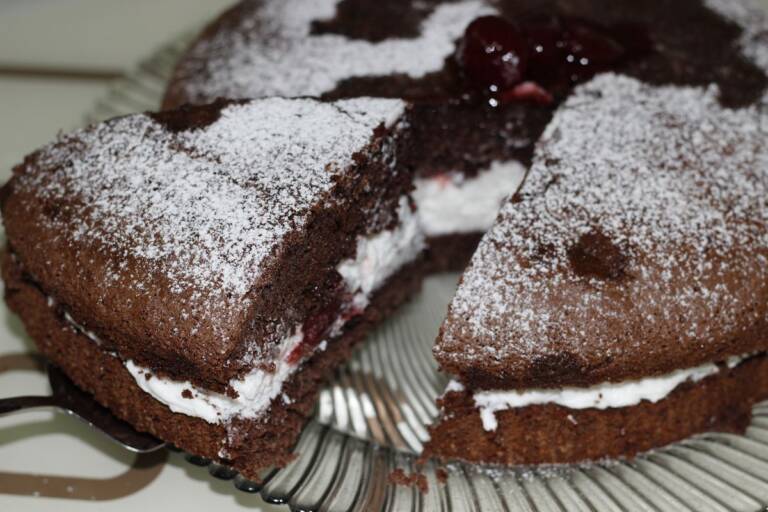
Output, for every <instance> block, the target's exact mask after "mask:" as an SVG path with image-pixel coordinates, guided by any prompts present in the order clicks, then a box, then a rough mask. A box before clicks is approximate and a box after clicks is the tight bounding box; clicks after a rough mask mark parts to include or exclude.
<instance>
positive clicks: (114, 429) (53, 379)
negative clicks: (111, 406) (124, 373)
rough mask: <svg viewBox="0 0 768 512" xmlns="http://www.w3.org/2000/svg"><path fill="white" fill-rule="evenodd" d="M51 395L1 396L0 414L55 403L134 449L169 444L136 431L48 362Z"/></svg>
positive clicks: (153, 448)
mask: <svg viewBox="0 0 768 512" xmlns="http://www.w3.org/2000/svg"><path fill="white" fill-rule="evenodd" d="M47 371H48V381H49V382H50V384H51V395H50V396H18V397H11V398H1V399H0V416H2V415H5V414H10V413H13V412H19V411H25V410H29V409H39V408H42V407H53V408H56V409H58V410H60V411H63V412H65V413H67V414H70V415H72V416H75V417H77V418H79V419H81V420H83V421H84V422H85V423H86V424H88V426H90V427H91V428H92V429H94V430H96V431H99V432H101V433H102V434H104V435H106V436H107V437H109V438H110V439H112V440H113V441H115V442H117V443H118V444H120V445H122V446H123V447H124V448H125V449H126V450H130V451H132V452H134V453H150V452H154V451H157V450H159V449H161V448H164V447H165V446H166V444H165V443H164V442H163V441H160V440H158V439H156V438H154V437H152V436H151V435H149V434H144V433H141V432H137V431H136V430H134V429H133V427H131V426H130V425H129V424H128V423H125V422H124V421H122V420H120V419H118V418H116V417H115V416H113V415H112V413H111V412H109V411H108V410H107V409H106V408H104V407H102V406H101V405H99V404H98V403H97V402H96V401H95V400H94V399H93V397H92V396H91V395H89V394H88V393H85V392H84V391H81V390H80V389H79V388H78V387H77V386H75V384H74V383H73V382H72V381H71V380H69V377H67V376H66V375H65V374H64V372H62V371H61V370H60V369H59V368H57V367H55V366H52V365H50V364H49V365H47Z"/></svg>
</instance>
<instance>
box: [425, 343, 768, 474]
mask: <svg viewBox="0 0 768 512" xmlns="http://www.w3.org/2000/svg"><path fill="white" fill-rule="evenodd" d="M766 398H768V356H766V355H765V354H762V355H759V356H755V357H752V358H750V359H748V360H746V361H744V362H743V363H742V364H740V365H739V366H737V367H736V368H733V369H727V368H724V369H722V370H721V371H720V373H718V374H715V375H712V376H710V377H707V378H706V379H704V380H702V381H699V382H697V383H690V382H689V383H685V384H682V385H680V386H679V387H678V388H677V389H675V390H674V391H673V392H672V393H671V394H670V395H669V396H667V397H666V398H665V399H663V400H660V401H659V402H656V403H651V402H646V401H644V402H641V403H640V404H638V405H636V406H633V407H622V408H615V409H605V410H599V409H568V408H565V407H561V406H559V405H532V406H528V407H521V408H515V409H508V410H504V411H500V412H497V413H496V420H497V422H498V427H497V429H496V430H495V431H492V432H489V431H486V430H485V429H484V428H483V425H482V421H481V419H480V411H479V410H478V409H477V408H476V407H475V404H474V400H473V398H472V395H471V392H466V391H465V392H449V393H447V394H446V395H445V396H444V397H443V398H442V399H441V404H440V405H441V408H442V411H443V417H442V418H441V419H440V421H439V422H438V423H437V424H435V425H434V426H433V427H431V429H430V435H431V441H430V442H429V443H428V444H427V445H426V447H425V449H424V457H425V458H428V457H437V458H439V459H443V460H453V459H457V460H465V461H468V462H484V463H490V464H506V465H515V464H523V465H524V464H548V463H549V464H561V463H576V462H586V461H591V460H597V459H603V458H620V457H625V458H631V457H633V456H635V455H636V454H638V453H641V452H645V451H648V450H650V449H652V448H657V447H661V446H664V445H667V444H670V443H673V442H675V441H679V440H681V439H685V438H687V437H689V436H691V435H693V434H698V433H702V432H710V431H717V432H733V433H743V432H744V431H745V430H746V427H747V426H748V425H749V422H750V418H751V413H752V406H753V405H754V404H755V403H757V402H759V401H761V400H763V399H766Z"/></svg>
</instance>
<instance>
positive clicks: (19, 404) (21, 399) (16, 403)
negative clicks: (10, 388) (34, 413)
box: [0, 396, 58, 416]
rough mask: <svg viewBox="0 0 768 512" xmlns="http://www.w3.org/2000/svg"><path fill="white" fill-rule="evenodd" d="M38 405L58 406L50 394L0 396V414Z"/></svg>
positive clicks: (37, 406) (33, 407)
mask: <svg viewBox="0 0 768 512" xmlns="http://www.w3.org/2000/svg"><path fill="white" fill-rule="evenodd" d="M40 407H58V403H57V402H56V399H55V398H54V397H52V396H15V397H11V398H0V416H2V415H4V414H10V413H12V412H17V411H23V410H25V409H38V408H40Z"/></svg>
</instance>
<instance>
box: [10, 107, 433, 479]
mask: <svg viewBox="0 0 768 512" xmlns="http://www.w3.org/2000/svg"><path fill="white" fill-rule="evenodd" d="M406 109H407V107H406V104H405V103H403V102H402V101H400V100H388V99H366V98H360V99H352V100H345V101H339V102H335V103H321V102H317V101H313V100H308V99H304V100H302V99H297V100H285V99H265V100H258V101H250V102H229V101H219V102H217V103H214V104H211V105H208V106H202V107H187V108H184V109H181V110H177V111H172V112H164V113H161V114H140V115H134V116H128V117H123V118H118V119H114V120H111V121H108V122H106V123H103V124H100V125H96V126H91V127H89V128H86V129H84V130H80V131H76V132H74V133H72V134H69V135H62V136H60V137H59V138H58V139H57V140H56V141H55V142H53V143H51V144H49V145H48V146H46V147H44V148H43V149H41V150H39V151H38V152H36V153H33V154H32V155H30V156H29V157H27V158H26V160H25V161H24V163H23V164H21V165H19V166H18V167H16V168H15V169H14V176H13V178H12V180H11V181H10V182H9V183H8V184H7V185H6V186H5V187H4V189H3V191H2V213H3V220H4V223H5V228H6V233H7V238H8V249H7V254H6V255H5V257H4V259H3V274H4V278H5V282H6V299H7V301H8V304H9V305H10V307H11V308H12V309H13V310H14V311H16V312H17V313H18V314H19V315H20V316H21V318H22V320H23V321H24V323H25V324H26V326H27V328H28V330H29V332H30V333H31V335H32V336H33V338H34V339H35V341H36V342H37V344H38V346H39V347H40V350H41V351H42V352H43V354H45V355H46V356H47V357H49V358H50V359H51V360H52V361H53V362H54V363H55V364H57V365H59V366H61V367H62V368H63V369H64V371H66V372H67V374H68V375H70V377H72V378H73V380H74V381H75V382H76V383H77V384H78V385H79V386H81V387H82V388H83V389H85V390H88V391H89V392H91V393H93V394H94V395H95V396H96V399H97V400H99V401H100V402H101V403H103V404H104V405H105V406H107V407H109V408H110V409H112V410H113V411H115V412H116V413H117V414H118V416H120V417H122V418H124V419H126V420H128V421H129V422H131V423H132V424H134V425H136V426H137V427H138V428H140V429H142V430H146V431H148V432H151V433H152V434H154V435H156V436H157V437H159V438H161V439H163V440H166V441H169V442H171V443H173V444H175V445H177V446H179V447H180V448H183V449H186V450H189V451H190V452H192V453H195V454H198V455H203V456H206V457H211V458H214V459H217V460H222V461H226V462H227V463H229V464H231V465H232V466H233V467H235V468H237V469H238V470H240V471H242V472H243V473H244V474H245V475H247V476H251V477H256V475H257V471H258V469H260V468H264V467H269V466H271V465H274V464H280V463H284V462H285V461H286V457H287V456H288V454H289V453H290V449H291V448H292V445H293V443H294V441H295V439H296V437H297V436H298V433H299V431H300V428H301V426H302V425H303V423H304V422H305V420H306V419H307V417H308V414H309V413H310V412H311V409H312V406H313V403H314V398H315V395H316V393H317V392H318V388H319V386H320V384H321V382H322V380H323V379H324V378H325V377H326V376H327V374H328V372H329V371H330V370H331V369H333V367H334V366H336V365H338V364H339V363H340V362H341V361H343V360H345V359H346V357H347V356H348V353H349V349H350V347H351V346H352V345H353V344H354V343H355V342H356V341H358V340H359V339H360V338H361V337H362V336H363V335H364V333H365V332H366V330H367V329H368V328H370V326H371V325H372V324H373V323H374V322H375V321H376V320H378V319H379V318H381V317H382V316H384V315H386V314H387V312H388V311H389V310H390V309H392V308H393V307H395V306H396V305H397V304H398V303H400V302H402V301H403V300H404V299H405V298H406V297H407V296H408V295H409V294H410V293H411V292H413V291H414V290H415V289H417V288H418V285H419V272H420V270H419V259H420V256H421V253H422V250H423V248H424V240H423V235H422V234H421V232H420V231H419V230H418V229H417V227H418V226H417V224H416V221H415V217H414V213H413V209H412V205H411V200H410V198H409V195H408V194H409V191H410V189H411V183H412V176H411V174H410V172H409V171H408V168H407V166H401V165H400V164H399V158H400V155H401V153H402V154H404V153H406V152H407V146H408V144H410V138H409V137H408V136H407V132H408V129H407V121H406V120H405V116H406Z"/></svg>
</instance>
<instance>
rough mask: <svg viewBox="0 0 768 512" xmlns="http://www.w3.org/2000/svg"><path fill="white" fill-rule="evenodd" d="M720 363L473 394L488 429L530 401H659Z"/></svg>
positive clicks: (602, 405) (582, 404)
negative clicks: (618, 379) (601, 380)
mask: <svg viewBox="0 0 768 512" xmlns="http://www.w3.org/2000/svg"><path fill="white" fill-rule="evenodd" d="M752 355H753V354H746V355H742V356H734V357H731V358H729V359H728V360H727V361H726V365H727V366H728V368H735V367H736V366H738V365H739V364H740V363H741V362H742V361H744V360H745V359H747V358H749V357H751V356H752ZM718 371H720V370H719V367H718V366H717V365H716V364H714V363H707V364H703V365H701V366H697V367H695V368H688V369H684V370H676V371H674V372H672V373H669V374H667V375H660V376H658V377H647V378H644V379H639V380H631V381H625V382H618V383H611V382H608V383H604V384H598V385H596V386H591V387H588V388H576V387H567V388H555V389H528V390H519V391H517V390H504V391H479V392H477V393H475V394H474V401H475V406H476V407H477V408H478V409H479V410H480V418H481V420H482V422H483V428H484V429H485V430H486V431H494V430H496V428H497V427H498V422H497V421H496V413H497V412H499V411H503V410H507V409H514V408H518V407H527V406H529V405H544V404H555V405H560V406H562V407H566V408H568V409H612V408H620V407H631V406H634V405H637V404H639V403H640V402H642V401H644V400H645V401H648V402H652V403H656V402H658V401H660V400H662V399H664V398H666V397H667V395H669V394H670V393H671V392H672V391H674V389H675V388H677V387H678V386H679V385H681V384H683V383H684V382H699V381H701V380H703V379H705V378H707V377H709V376H710V375H714V374H716V373H717V372H718ZM463 390H464V386H463V385H462V384H461V383H459V382H457V381H452V382H451V383H449V385H448V388H447V389H446V391H463Z"/></svg>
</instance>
